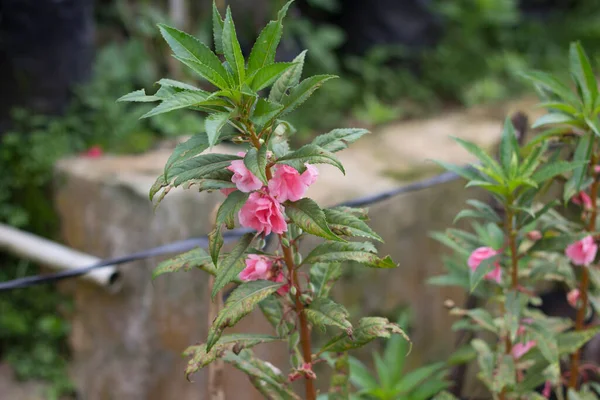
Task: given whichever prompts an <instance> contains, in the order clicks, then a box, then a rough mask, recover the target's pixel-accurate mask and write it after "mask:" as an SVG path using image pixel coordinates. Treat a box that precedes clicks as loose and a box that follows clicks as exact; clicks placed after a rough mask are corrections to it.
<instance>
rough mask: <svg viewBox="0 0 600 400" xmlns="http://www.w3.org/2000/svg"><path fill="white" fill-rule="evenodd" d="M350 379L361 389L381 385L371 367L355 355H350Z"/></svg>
mask: <svg viewBox="0 0 600 400" xmlns="http://www.w3.org/2000/svg"><path fill="white" fill-rule="evenodd" d="M350 381H351V382H352V384H353V385H354V386H356V388H357V389H359V390H361V391H362V390H368V389H373V388H377V387H379V383H378V382H377V380H376V379H375V378H374V377H373V376H372V375H371V373H370V372H369V369H368V368H367V367H366V366H365V365H364V364H363V363H361V362H360V361H359V360H358V359H356V358H354V357H350Z"/></svg>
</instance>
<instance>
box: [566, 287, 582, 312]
mask: <svg viewBox="0 0 600 400" xmlns="http://www.w3.org/2000/svg"><path fill="white" fill-rule="evenodd" d="M580 296H581V294H580V293H579V289H573V290H571V291H570V292H569V293H567V302H568V303H569V305H571V307H573V308H577V301H578V300H579V297H580Z"/></svg>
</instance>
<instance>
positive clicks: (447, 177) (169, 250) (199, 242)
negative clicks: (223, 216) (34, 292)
mask: <svg viewBox="0 0 600 400" xmlns="http://www.w3.org/2000/svg"><path fill="white" fill-rule="evenodd" d="M459 178H460V176H459V175H458V174H456V173H454V172H445V173H443V174H440V175H436V176H434V177H432V178H428V179H423V180H421V181H418V182H414V183H409V184H408V185H405V186H401V187H399V188H395V189H391V190H388V191H385V192H381V193H378V194H375V195H371V196H365V197H360V198H358V199H354V200H350V201H346V202H343V203H340V204H338V205H337V206H346V207H365V206H368V205H372V204H375V203H379V202H382V201H384V200H387V199H389V198H392V197H395V196H398V195H401V194H405V193H410V192H415V191H419V190H423V189H427V188H430V187H433V186H437V185H440V184H443V183H447V182H451V181H454V180H457V179H459ZM248 232H252V230H250V229H243V228H240V229H233V230H231V231H226V232H225V233H224V234H223V239H224V241H225V243H229V242H232V241H233V240H235V239H238V238H240V237H242V236H243V235H244V234H246V233H248ZM195 247H204V248H206V247H208V237H206V236H203V237H198V238H191V239H186V240H180V241H177V242H173V243H169V244H166V245H163V246H158V247H153V248H151V249H147V250H143V251H140V252H137V253H133V254H129V255H126V256H122V257H116V258H110V259H105V260H103V261H101V262H99V263H96V264H93V265H89V266H87V267H81V268H77V269H72V270H69V271H62V272H57V273H55V274H48V275H35V276H28V277H25V278H19V279H13V280H10V281H6V282H0V292H5V291H10V290H14V289H22V288H26V287H30V286H35V285H41V284H44V283H52V282H57V281H61V280H63V279H69V278H75V277H78V276H81V275H85V274H87V273H88V272H90V271H93V270H95V269H98V268H103V267H107V266H113V265H122V264H126V263H129V262H132V261H138V260H143V259H146V258H150V257H156V256H161V255H165V254H173V253H181V252H184V251H188V250H192V249H193V248H195Z"/></svg>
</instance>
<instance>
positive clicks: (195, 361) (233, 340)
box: [183, 333, 281, 380]
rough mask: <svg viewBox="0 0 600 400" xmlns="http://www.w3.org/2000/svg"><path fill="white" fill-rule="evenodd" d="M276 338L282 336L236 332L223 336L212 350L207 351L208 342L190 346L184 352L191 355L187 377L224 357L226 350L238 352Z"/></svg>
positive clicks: (186, 370)
mask: <svg viewBox="0 0 600 400" xmlns="http://www.w3.org/2000/svg"><path fill="white" fill-rule="evenodd" d="M276 340H281V338H278V337H275V336H269V335H261V334H255V333H251V334H249V333H236V334H233V335H226V336H223V337H221V338H220V339H219V341H218V342H217V344H216V345H215V346H214V347H213V348H212V349H211V350H210V351H207V349H206V344H201V345H195V346H190V347H188V348H187V349H186V350H185V351H184V353H183V355H184V356H186V357H191V360H190V361H188V365H187V367H186V369H185V377H186V378H187V379H188V380H189V377H190V375H192V374H194V373H196V372H198V370H199V369H201V368H204V367H206V366H207V365H208V364H210V363H212V362H213V361H215V360H216V359H218V358H221V357H223V355H224V354H225V353H226V352H230V351H231V352H234V353H236V354H237V353H239V352H240V351H242V350H243V349H248V348H251V347H254V346H256V345H257V344H261V343H269V342H274V341H276Z"/></svg>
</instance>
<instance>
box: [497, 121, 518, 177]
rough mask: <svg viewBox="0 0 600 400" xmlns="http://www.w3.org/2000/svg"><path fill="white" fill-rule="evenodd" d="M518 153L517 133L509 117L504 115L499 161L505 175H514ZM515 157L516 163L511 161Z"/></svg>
mask: <svg viewBox="0 0 600 400" xmlns="http://www.w3.org/2000/svg"><path fill="white" fill-rule="evenodd" d="M518 155H519V143H518V141H517V133H516V131H515V127H514V126H513V124H512V122H511V120H510V117H506V120H505V121H504V129H503V130H502V139H501V141H500V163H501V164H502V168H503V169H504V172H505V174H506V175H508V176H511V177H512V176H515V175H516V174H515V173H516V169H515V167H516V166H517V165H518ZM515 159H516V161H517V162H516V163H515V162H514V161H513V160H515Z"/></svg>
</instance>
